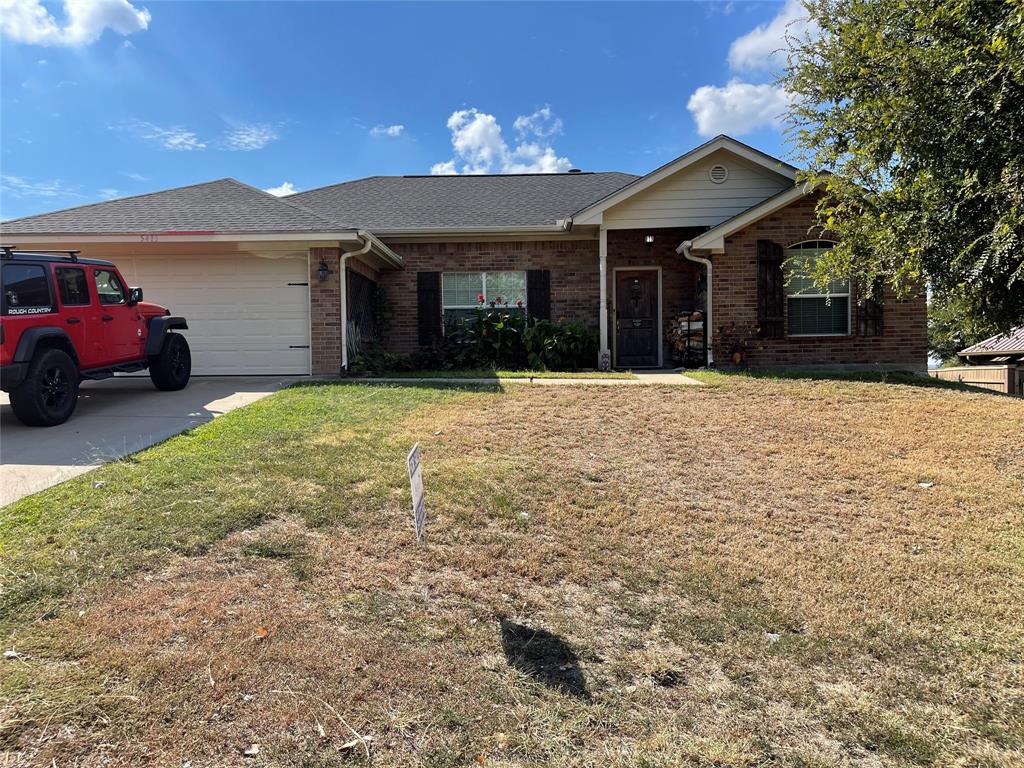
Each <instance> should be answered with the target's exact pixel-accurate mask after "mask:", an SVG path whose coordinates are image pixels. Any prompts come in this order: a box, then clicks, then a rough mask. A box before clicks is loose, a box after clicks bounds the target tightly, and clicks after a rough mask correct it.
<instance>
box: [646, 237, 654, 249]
mask: <svg viewBox="0 0 1024 768" xmlns="http://www.w3.org/2000/svg"><path fill="white" fill-rule="evenodd" d="M644 242H645V243H647V247H648V248H650V247H651V246H652V245H654V235H644Z"/></svg>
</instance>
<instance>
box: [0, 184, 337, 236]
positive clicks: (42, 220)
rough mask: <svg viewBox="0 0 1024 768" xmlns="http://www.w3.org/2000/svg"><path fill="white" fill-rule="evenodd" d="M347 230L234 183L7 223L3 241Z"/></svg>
mask: <svg viewBox="0 0 1024 768" xmlns="http://www.w3.org/2000/svg"><path fill="white" fill-rule="evenodd" d="M338 228H345V227H344V226H343V225H342V224H340V223H339V222H337V221H334V220H330V219H326V218H324V217H322V216H318V215H317V214H315V213H313V212H312V211H310V210H308V209H306V208H303V207H302V206H301V205H299V204H298V203H296V202H294V201H288V200H286V199H284V198H278V197H274V196H273V195H271V194H268V193H266V192H264V191H263V190H261V189H256V188H255V187H250V186H249V185H248V184H243V183H242V182H240V181H236V180H235V179H219V180H217V181H208V182H206V183H203V184H193V185H192V186H188V187H177V188H175V189H166V190H163V191H162V192H151V193H149V194H145V195H136V196H134V197H125V198H121V199H119V200H107V201H105V202H102V203H93V204H91V205H82V206H78V207H77V208H66V209H65V210H62V211H55V212H53V213H42V214H39V215H36V216H26V217H25V218H21V219H12V220H11V221H5V222H4V223H3V225H2V227H0V229H2V230H3V234H4V236H5V237H10V236H16V235H19V234H59V233H75V234H77V233H132V232H223V233H239V234H244V233H246V232H303V231H319V232H324V231H329V230H336V229H338Z"/></svg>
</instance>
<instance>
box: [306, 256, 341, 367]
mask: <svg viewBox="0 0 1024 768" xmlns="http://www.w3.org/2000/svg"><path fill="white" fill-rule="evenodd" d="M340 256H341V249H340V248H310V249H309V313H310V315H309V316H310V320H311V322H310V336H311V338H310V340H309V341H310V345H311V346H312V361H313V375H314V376H325V375H337V374H338V372H339V371H340V370H341V323H340V322H339V318H340V317H341V291H340V286H341V281H340V280H339V278H338V258H339V257H340ZM321 260H323V261H324V262H326V263H327V268H328V269H329V270H330V274H329V275H328V276H327V279H326V280H323V281H321V280H320V276H319V275H318V274H317V272H318V270H319V268H320V261H321Z"/></svg>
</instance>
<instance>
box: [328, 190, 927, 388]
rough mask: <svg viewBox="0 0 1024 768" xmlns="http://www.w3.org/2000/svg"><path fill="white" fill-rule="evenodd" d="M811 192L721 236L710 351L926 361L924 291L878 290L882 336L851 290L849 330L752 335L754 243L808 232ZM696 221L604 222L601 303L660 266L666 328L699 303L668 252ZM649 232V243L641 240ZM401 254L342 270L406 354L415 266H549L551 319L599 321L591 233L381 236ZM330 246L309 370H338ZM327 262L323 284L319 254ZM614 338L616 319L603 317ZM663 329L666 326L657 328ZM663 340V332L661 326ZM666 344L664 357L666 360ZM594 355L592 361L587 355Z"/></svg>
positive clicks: (802, 361) (759, 358)
mask: <svg viewBox="0 0 1024 768" xmlns="http://www.w3.org/2000/svg"><path fill="white" fill-rule="evenodd" d="M813 208H814V200H813V199H803V200H799V201H797V202H795V203H793V204H792V205H790V206H788V207H787V208H785V209H783V210H782V211H778V212H777V213H775V214H773V215H771V216H768V217H766V218H765V219H762V220H761V221H759V222H757V223H755V224H752V225H751V226H749V227H747V228H746V229H744V230H742V231H740V232H738V233H736V234H735V235H733V236H732V237H729V238H727V240H726V243H725V253H723V254H717V255H715V256H713V257H712V261H713V262H714V300H715V307H714V315H715V316H714V325H715V336H716V339H715V359H716V361H718V362H719V363H720V364H724V363H727V362H728V360H729V357H730V353H731V348H732V345H733V343H734V341H735V340H736V339H742V341H743V343H744V349H745V354H746V359H747V362H748V363H749V364H750V365H752V366H769V365H780V366H782V365H810V366H813V365H881V366H887V367H903V368H914V369H924V368H925V367H926V364H927V313H926V307H925V298H924V296H923V295H920V296H915V297H912V298H909V299H906V300H897V299H896V297H895V296H893V295H892V294H891V293H889V292H887V293H886V295H885V297H884V302H885V304H884V318H883V323H884V331H883V333H882V335H880V336H875V337H870V336H858V335H856V334H857V305H856V296H852V297H851V305H852V309H851V323H850V329H851V335H849V336H824V337H802V338H783V339H758V338H757V331H756V323H757V241H758V240H759V239H767V240H773V241H774V242H777V243H779V244H781V245H782V246H783V247H786V246H789V245H792V244H793V243H797V242H800V241H802V240H808V239H815V238H816V237H818V235H816V234H810V235H809V234H808V231H809V229H810V227H811V224H812V222H813V220H814V215H813ZM699 231H700V230H698V229H692V228H690V229H652V230H612V231H609V233H608V278H609V295H608V303H609V309H611V307H612V306H613V305H614V296H613V291H614V270H615V269H616V268H631V267H659V266H660V267H661V270H662V320H663V325H664V326H667V325H668V323H669V322H671V321H672V320H673V319H674V318H675V317H676V316H677V315H678V314H679V313H681V312H683V311H689V310H692V309H694V308H699V299H698V295H697V287H698V282H699V280H700V278H701V277H702V275H703V269H702V268H700V267H698V266H697V265H696V264H693V263H691V262H687V261H685V260H684V259H683V258H682V257H681V256H679V255H678V254H676V252H675V249H676V247H677V246H678V245H679V243H680V242H682V241H683V240H686V239H690V238H693V237H694V236H695V235H696V234H698V233H699ZM648 233H650V234H653V235H654V237H655V241H654V245H653V246H651V247H648V246H647V245H646V244H645V243H644V235H646V234H648ZM389 245H390V246H391V248H392V249H393V250H394V251H395V252H396V253H398V254H399V255H401V256H402V257H403V259H404V260H405V268H404V269H399V270H386V271H382V272H379V271H377V270H376V269H374V268H372V267H369V266H367V265H366V264H365V263H363V262H360V261H357V260H356V259H352V260H350V261H349V268H350V269H353V270H355V271H358V272H359V273H360V274H363V275H365V276H366V277H368V278H370V279H371V280H374V281H375V282H377V283H378V284H379V285H380V286H381V287H382V288H383V289H384V294H385V296H386V307H385V312H384V323H385V327H384V328H383V329H382V335H383V340H384V345H385V347H386V348H387V349H388V350H390V351H391V352H395V353H398V354H408V353H411V352H414V351H415V350H416V349H417V347H418V341H417V294H416V274H417V272H420V271H429V272H445V271H468V272H475V271H488V270H530V269H547V270H550V272H551V317H552V319H553V320H574V321H577V322H580V323H583V324H584V325H587V326H589V327H592V328H596V327H597V326H598V314H599V307H600V298H599V285H598V241H597V239H596V238H594V239H580V240H537V241H531V240H520V241H498V242H469V243H458V242H418V243H405V242H395V243H389ZM338 257H339V250H338V249H337V248H312V249H310V278H309V284H310V301H311V312H312V360H313V373H314V374H319V375H324V374H336V373H338V372H339V370H340V368H341V325H340V322H339V301H340V295H339V285H340V281H339V276H338ZM321 258H322V259H324V260H325V261H326V262H327V264H328V266H329V267H330V270H331V272H330V275H329V277H328V279H327V280H326V281H323V282H321V281H320V280H319V278H318V276H317V268H318V266H319V263H320V260H321ZM608 327H609V343H610V344H611V343H613V340H614V333H615V322H614V317H612V318H611V319H610V321H609V324H608ZM663 331H664V329H663ZM662 342H663V344H664V333H662ZM670 359H671V358H670V356H669V354H668V350H667V349H665V357H664V360H665V362H666V364H668V363H669V361H670ZM595 363H596V361H595Z"/></svg>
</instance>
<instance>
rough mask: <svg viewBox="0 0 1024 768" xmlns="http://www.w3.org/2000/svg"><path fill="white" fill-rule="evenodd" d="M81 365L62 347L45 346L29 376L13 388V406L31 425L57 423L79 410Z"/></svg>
mask: <svg viewBox="0 0 1024 768" xmlns="http://www.w3.org/2000/svg"><path fill="white" fill-rule="evenodd" d="M78 383H79V379H78V366H76V365H75V361H74V360H72V359H71V356H70V355H68V353H67V352H65V351H64V350H62V349H41V350H39V351H38V352H36V354H35V356H34V357H33V358H32V362H31V363H30V364H29V367H28V372H27V373H26V374H25V380H24V381H22V382H21V383H20V384H19V385H18V386H17V387H15V388H14V389H13V390H11V393H10V395H11V410H13V411H14V415H15V416H17V417H18V419H20V420H21V422H22V423H24V424H27V425H28V426H30V427H55V426H57V425H58V424H63V423H64V422H65V421H67V420H68V419H69V418H71V414H72V413H74V412H75V405H76V404H77V403H78Z"/></svg>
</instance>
